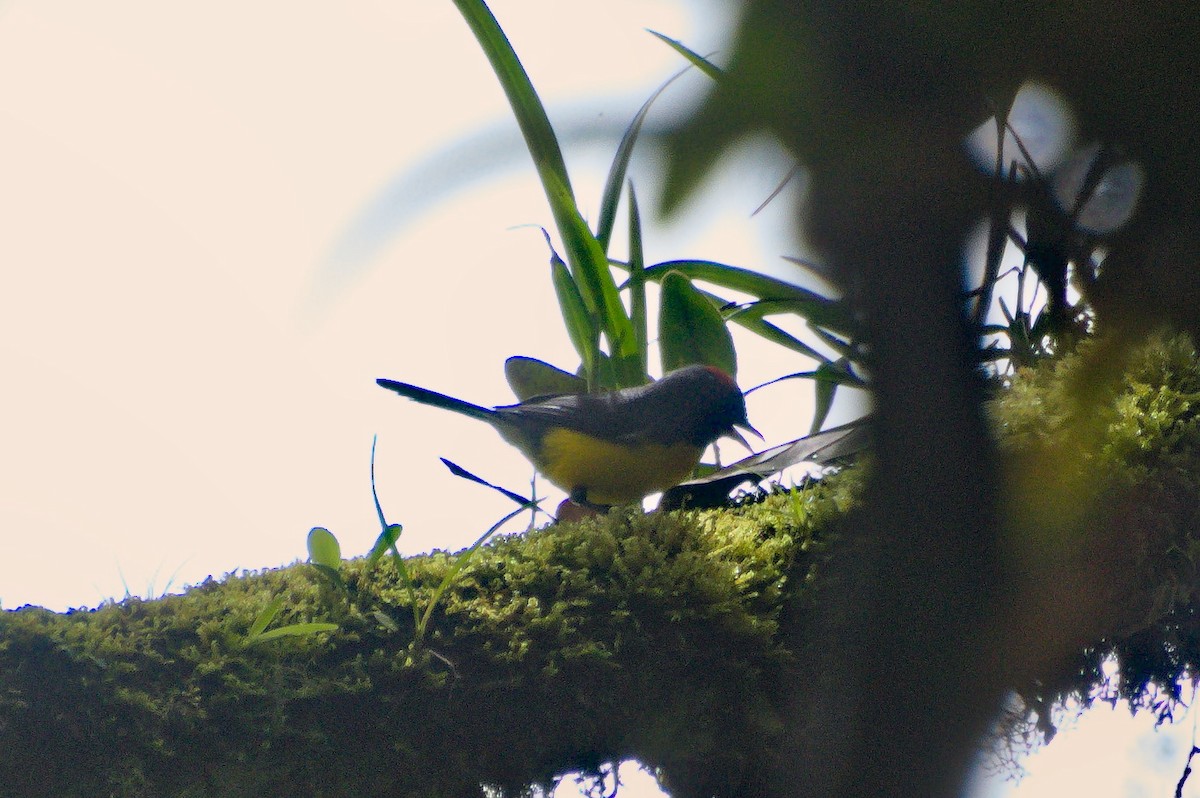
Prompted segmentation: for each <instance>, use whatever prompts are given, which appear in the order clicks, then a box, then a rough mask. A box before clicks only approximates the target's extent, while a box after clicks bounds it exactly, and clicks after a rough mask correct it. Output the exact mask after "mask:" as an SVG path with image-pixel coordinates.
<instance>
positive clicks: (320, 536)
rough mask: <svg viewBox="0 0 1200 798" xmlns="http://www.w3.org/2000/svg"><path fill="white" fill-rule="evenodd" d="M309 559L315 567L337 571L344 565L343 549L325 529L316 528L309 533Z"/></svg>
mask: <svg viewBox="0 0 1200 798" xmlns="http://www.w3.org/2000/svg"><path fill="white" fill-rule="evenodd" d="M308 559H309V561H310V562H312V563H313V564H314V565H324V566H325V567H327V568H332V569H333V570H335V571H336V570H337V569H338V568H339V567H340V566H341V564H342V547H341V545H339V544H338V539H337V538H336V537H334V535H333V533H332V532H330V531H329V530H328V529H326V528H325V527H321V526H314V527H313V528H312V529H311V530H310V531H309V533H308Z"/></svg>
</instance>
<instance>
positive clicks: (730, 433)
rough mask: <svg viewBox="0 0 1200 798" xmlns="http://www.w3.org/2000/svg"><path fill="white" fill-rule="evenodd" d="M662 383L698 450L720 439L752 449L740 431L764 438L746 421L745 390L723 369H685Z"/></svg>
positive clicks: (671, 373) (678, 370)
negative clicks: (743, 430)
mask: <svg viewBox="0 0 1200 798" xmlns="http://www.w3.org/2000/svg"><path fill="white" fill-rule="evenodd" d="M659 382H660V384H661V385H662V387H663V388H669V390H670V392H671V393H672V394H673V395H674V397H675V399H676V406H677V408H678V412H679V414H680V418H679V421H680V422H681V423H682V424H683V425H684V426H685V427H686V429H687V434H688V437H689V438H690V440H691V441H692V443H694V444H696V445H697V446H707V445H708V444H710V443H712V442H713V441H715V440H717V439H718V438H722V437H729V438H733V439H734V440H736V441H739V442H740V443H741V444H742V445H743V446H745V447H746V448H747V449H749V448H750V446H749V444H748V443H746V439H745V438H744V437H743V436H742V433H741V432H740V431H739V430H738V429H737V428H738V427H741V428H742V429H745V430H746V431H748V432H750V433H752V434H754V435H756V436H758V437H759V438H761V437H762V435H760V434H759V432H758V430H756V429H754V427H752V426H750V421H749V419H747V418H746V399H745V397H744V396H743V395H742V391H741V389H740V388H738V386H737V383H736V382H734V380H733V377H730V376H729V375H728V374H726V373H725V372H724V371H722V370H721V369H719V368H716V367H715V366H703V365H693V366H684V367H683V368H681V369H676V370H675V371H672V372H670V373H669V374H667V375H665V376H664V377H663V378H662V380H660V381H659Z"/></svg>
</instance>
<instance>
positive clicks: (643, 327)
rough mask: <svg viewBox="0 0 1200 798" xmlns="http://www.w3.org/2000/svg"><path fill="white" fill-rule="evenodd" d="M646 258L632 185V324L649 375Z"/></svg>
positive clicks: (640, 358) (639, 355)
mask: <svg viewBox="0 0 1200 798" xmlns="http://www.w3.org/2000/svg"><path fill="white" fill-rule="evenodd" d="M645 266H646V262H645V257H644V256H643V254H642V214H641V211H639V210H638V201H637V192H635V191H634V190H633V181H632V180H630V181H629V320H630V321H631V322H632V323H633V334H634V340H635V341H636V342H637V358H638V364H639V367H640V370H641V372H642V374H645V373H646V366H647V362H648V354H647V352H648V349H649V334H648V332H647V330H648V324H649V323H648V321H647V315H646V274H645Z"/></svg>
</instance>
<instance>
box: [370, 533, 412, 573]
mask: <svg viewBox="0 0 1200 798" xmlns="http://www.w3.org/2000/svg"><path fill="white" fill-rule="evenodd" d="M403 531H404V525H403V524H388V525H387V526H385V527H384V528H383V531H381V532H380V533H379V536H378V537H377V538H375V545H373V546H372V547H371V553H370V554H369V555H368V556H367V564H368V565H374V564H375V563H377V562H379V560H380V559H381V558H382V557H383V555H385V554H387V553H388V551H389V550H390V551H395V552H396V558H397V560H398V561H400V562H401V565H403V559H404V558H403V557H401V556H400V552H399V551H397V550H396V541H398V540H399V539H400V534H401V533H402V532H403ZM405 578H407V575H405Z"/></svg>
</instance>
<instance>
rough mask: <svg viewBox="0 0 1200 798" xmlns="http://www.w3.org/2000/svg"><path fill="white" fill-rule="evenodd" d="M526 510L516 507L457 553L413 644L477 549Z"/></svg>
mask: <svg viewBox="0 0 1200 798" xmlns="http://www.w3.org/2000/svg"><path fill="white" fill-rule="evenodd" d="M527 509H528V508H527V507H518V508H517V509H515V510H513V511H512V512H511V513H509V514H508V515H506V516H504V517H503V518H501V519H500V520H499V521H497V522H496V523H494V524H492V525H491V526H490V527H489V528H488V531H487V532H484V533H483V534H482V535H480V536H479V538H478V539H477V540H476V541H475V542H474V543H472V544H471V546H470V548H468V549H467V550H466V551H463V552H461V553H459V554H458V555H457V556H456V557H455V558H454V562H453V563H451V564H450V567H449V569H447V570H446V574H445V576H443V577H442V581H441V583H439V584H438V586H437V588H436V589H435V590H434V591H433V596H431V597H430V599H429V604H428V605H427V606H426V607H425V613H424V615H422V616H421V617H420V618H419V619H418V621H417V629H416V636H415V638H416V639H415V642H416V643H417V645H420V644H421V641H422V640H423V638H424V637H425V630H426V628H427V627H428V625H429V620H430V618H432V617H433V610H434V608H435V607H437V605H438V602H439V601H440V600H441V598H442V594H443V593H445V592H446V589H447V588H448V587H450V585H452V584H454V580H455V579H456V578H458V574H459V573H460V572H461V571H462V569H463V568H465V567H467V563H468V562H470V561H471V558H472V557H473V556H474V555H475V552H476V551H478V550H479V547H480V546H482V545H483V544H484V542H486V541H487V539H488V538H490V537H491V536H492V535H494V534H495V533H496V530H498V529H500V527H502V526H504V525H505V524H506V523H508V521H509V520H510V519H512V518H516V517H517V516H518V515H520V514H521V513H523V512H525V510H527ZM414 606H415V605H414Z"/></svg>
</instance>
